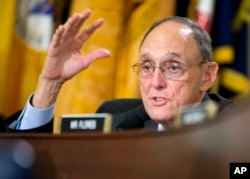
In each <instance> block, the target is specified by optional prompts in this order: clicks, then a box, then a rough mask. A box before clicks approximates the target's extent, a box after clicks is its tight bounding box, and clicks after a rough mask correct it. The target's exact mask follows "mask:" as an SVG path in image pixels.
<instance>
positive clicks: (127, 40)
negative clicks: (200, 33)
mask: <svg viewBox="0 0 250 179" xmlns="http://www.w3.org/2000/svg"><path fill="white" fill-rule="evenodd" d="M130 2H131V3H134V4H133V5H134V6H133V7H134V8H131V9H130V12H129V13H127V14H129V16H128V17H127V18H126V19H127V21H126V24H125V26H124V28H123V29H124V31H123V34H124V35H123V37H122V38H121V43H120V48H119V50H118V56H117V60H116V68H115V69H116V71H115V74H116V78H115V96H114V97H115V98H135V97H136V98H139V97H140V93H139V85H138V77H137V76H136V75H135V74H134V73H133V71H132V69H131V68H130V67H131V65H132V64H134V63H136V62H138V54H139V44H140V41H141V39H142V38H143V36H144V33H145V32H146V31H147V30H148V28H149V27H150V26H151V25H152V24H153V23H154V22H155V21H157V20H160V19H163V18H166V17H168V16H171V15H174V10H175V8H174V7H175V0H170V1H165V0H141V1H138V0H131V1H130Z"/></svg>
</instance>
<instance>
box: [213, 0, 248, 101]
mask: <svg viewBox="0 0 250 179" xmlns="http://www.w3.org/2000/svg"><path fill="white" fill-rule="evenodd" d="M249 4H250V3H249V0H217V1H216V5H215V13H214V20H213V21H214V23H213V27H212V33H211V36H212V39H213V48H214V60H215V61H216V62H218V63H219V65H220V70H219V75H218V79H219V87H218V90H219V91H218V93H219V94H221V95H223V96H225V97H227V98H237V97H239V96H241V97H242V96H246V95H247V94H248V93H249V89H250V88H249V74H248V72H247V71H248V68H249V67H248V66H249V61H248V60H247V48H248V47H247V23H249V19H250V18H249V7H250V5H249Z"/></svg>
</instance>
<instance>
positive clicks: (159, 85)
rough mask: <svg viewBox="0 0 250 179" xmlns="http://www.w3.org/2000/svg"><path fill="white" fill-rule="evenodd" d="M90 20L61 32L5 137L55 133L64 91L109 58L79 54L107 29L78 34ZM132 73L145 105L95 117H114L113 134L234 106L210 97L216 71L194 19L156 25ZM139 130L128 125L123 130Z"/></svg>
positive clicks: (119, 104) (118, 104) (80, 18)
mask: <svg viewBox="0 0 250 179" xmlns="http://www.w3.org/2000/svg"><path fill="white" fill-rule="evenodd" d="M90 14H91V11H90V10H86V11H84V12H83V13H80V14H75V15H73V16H72V17H70V18H69V19H68V21H67V22H66V23H65V24H64V25H60V26H59V27H58V29H57V30H56V32H55V34H54V35H53V39H52V42H51V45H50V47H49V50H48V54H47V58H46V62H45V65H44V68H43V70H42V72H41V74H40V77H39V80H38V84H37V88H36V90H35V92H34V94H33V95H31V97H30V98H29V100H28V101H27V104H26V106H25V108H24V110H23V111H22V112H17V113H16V114H14V115H13V116H11V117H9V118H8V119H6V121H5V124H4V125H5V128H6V130H7V131H17V130H18V131H43V132H45V131H52V129H53V112H54V106H55V102H56V99H57V96H58V93H59V91H60V89H61V87H62V85H63V84H64V83H65V82H66V81H67V80H69V79H71V78H72V77H74V76H75V75H77V74H78V73H79V72H81V71H82V70H85V69H87V68H88V67H89V65H90V64H91V63H93V62H94V61H95V60H97V59H102V58H106V57H109V56H110V55H111V54H110V52H109V51H108V50H106V49H96V50H94V51H92V52H91V53H89V54H85V55H81V54H80V49H81V48H82V46H83V44H84V43H85V42H86V40H87V39H88V38H89V37H90V36H91V35H92V33H93V32H94V31H95V30H96V29H98V28H99V27H100V26H101V25H102V23H103V19H97V20H96V21H94V22H93V23H92V24H91V25H90V26H89V27H87V28H85V30H83V31H82V32H81V33H78V32H79V29H80V27H81V26H82V24H83V23H84V21H85V20H86V19H87V18H88V17H89V16H90ZM132 67H133V71H134V72H135V74H136V75H137V76H138V78H139V85H140V92H141V98H142V100H135V101H133V100H132V102H131V101H130V100H128V101H130V102H128V103H127V102H123V101H122V100H114V101H109V102H106V103H104V104H103V105H102V106H101V107H100V108H99V110H98V111H97V112H109V113H112V114H114V119H117V120H114V124H115V125H113V129H114V130H115V129H117V128H118V127H120V126H121V125H120V124H121V123H122V124H123V126H124V124H125V126H126V123H128V122H129V121H128V122H127V120H128V119H129V120H130V121H131V119H132V120H134V119H138V118H140V120H141V121H143V122H145V125H143V126H144V127H146V128H148V127H152V126H153V128H154V129H158V130H163V129H167V128H169V127H171V125H172V123H173V121H172V119H173V117H174V116H175V114H176V113H177V111H178V110H179V108H180V107H181V106H183V105H187V104H195V105H196V106H199V104H201V103H202V102H204V101H209V100H214V101H216V102H217V103H218V104H219V106H220V110H222V109H223V108H224V107H226V106H227V105H229V104H231V103H232V102H231V101H229V100H226V99H224V98H223V97H221V96H218V95H215V94H208V93H207V90H208V89H209V88H210V87H211V86H212V85H213V83H214V81H215V79H216V75H217V71H218V65H217V63H215V62H213V61H212V47H211V39H210V37H209V36H208V34H207V33H206V32H204V31H203V30H202V29H201V28H200V27H199V26H198V25H197V24H196V23H195V22H193V21H192V20H190V19H187V18H182V17H175V16H174V17H168V18H166V19H163V20H161V21H158V22H156V23H155V24H153V25H152V26H151V27H150V29H149V30H148V32H147V33H146V34H145V36H144V38H143V39H142V42H141V44H140V47H139V60H138V62H137V63H135V64H134V65H133V66H132ZM141 101H142V102H141ZM129 103H133V104H132V105H130V104H129ZM124 104H125V106H126V107H124ZM127 104H129V105H127ZM107 106H109V107H107ZM110 106H112V107H110ZM128 106H129V107H128ZM107 108H109V110H105V109H107ZM116 108H119V110H118V109H117V110H116ZM120 109H122V110H120ZM117 121H118V122H117ZM146 123H149V124H146ZM136 127H137V126H136V124H134V126H133V124H129V125H128V126H126V127H124V128H125V129H127V128H128V129H129V128H136ZM139 127H142V126H139Z"/></svg>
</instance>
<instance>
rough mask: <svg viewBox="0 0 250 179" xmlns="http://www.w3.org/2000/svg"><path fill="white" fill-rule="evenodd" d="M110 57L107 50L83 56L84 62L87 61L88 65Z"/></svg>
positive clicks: (98, 50) (95, 51) (97, 50)
mask: <svg viewBox="0 0 250 179" xmlns="http://www.w3.org/2000/svg"><path fill="white" fill-rule="evenodd" d="M110 56H111V52H110V51H109V50H107V49H96V50H94V51H92V52H90V53H89V54H87V55H85V56H84V59H83V60H84V61H86V59H88V65H90V64H91V63H92V62H94V61H95V60H98V59H102V58H107V57H110Z"/></svg>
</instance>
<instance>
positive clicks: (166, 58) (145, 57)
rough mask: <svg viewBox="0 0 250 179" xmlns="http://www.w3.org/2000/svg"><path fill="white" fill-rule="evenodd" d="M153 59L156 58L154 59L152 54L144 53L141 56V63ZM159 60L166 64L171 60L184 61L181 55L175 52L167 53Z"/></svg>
mask: <svg viewBox="0 0 250 179" xmlns="http://www.w3.org/2000/svg"><path fill="white" fill-rule="evenodd" d="M152 58H154V57H152V56H151V55H150V53H143V54H141V55H140V57H139V61H141V62H142V61H152ZM159 60H160V61H163V62H164V61H169V60H177V61H182V60H183V59H182V57H181V56H180V55H179V54H177V53H175V52H170V53H165V54H163V55H162V56H160V57H159Z"/></svg>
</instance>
